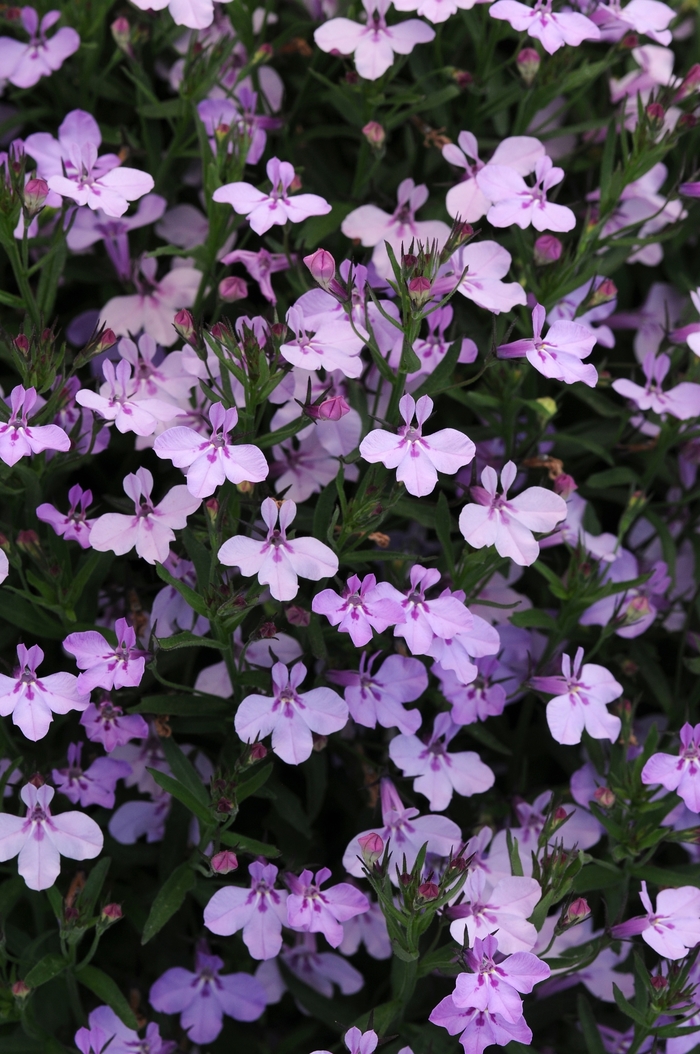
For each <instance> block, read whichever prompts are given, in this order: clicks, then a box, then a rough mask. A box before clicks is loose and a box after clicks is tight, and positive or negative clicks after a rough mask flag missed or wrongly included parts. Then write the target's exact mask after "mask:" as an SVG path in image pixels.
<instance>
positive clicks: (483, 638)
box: [428, 589, 501, 724]
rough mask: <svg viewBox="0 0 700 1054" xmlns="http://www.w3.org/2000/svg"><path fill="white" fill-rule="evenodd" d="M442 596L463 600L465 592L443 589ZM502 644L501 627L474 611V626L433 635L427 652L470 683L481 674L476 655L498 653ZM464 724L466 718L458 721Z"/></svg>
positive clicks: (443, 668)
mask: <svg viewBox="0 0 700 1054" xmlns="http://www.w3.org/2000/svg"><path fill="white" fill-rule="evenodd" d="M440 596H441V597H450V596H451V597H454V598H455V599H456V600H458V601H460V603H464V600H465V596H466V595H465V593H464V592H463V591H462V590H461V589H459V590H451V589H443V591H442V593H441V594H440ZM500 648H501V638H500V636H499V634H498V630H496V629H494V627H493V626H490V625H489V623H488V622H487V621H486V619H483V618H481V616H480V615H474V614H472V626H471V629H470V630H469V631H468V632H467V633H457V634H456V635H455V636H454V637H451V638H447V639H446V638H444V637H434V638H433V642H432V644H431V645H430V649H429V651H428V654H429V655H430V657H431V658H433V659H436V660H437V662H438V664H439V666H440V668H441V669H442V670H453V671H454V673H455V674H456V675H457V677H458V679H459V680H460V681H461V682H462V684H471V682H472V681H473V680H474V679H475V678H476V677H477V675H478V668H477V667H476V666H475V665H474V663H473V662H472V659H473V658H483V657H484V656H486V655H495V654H496V653H497V652H498V651H500ZM457 723H458V724H463V723H464V722H457Z"/></svg>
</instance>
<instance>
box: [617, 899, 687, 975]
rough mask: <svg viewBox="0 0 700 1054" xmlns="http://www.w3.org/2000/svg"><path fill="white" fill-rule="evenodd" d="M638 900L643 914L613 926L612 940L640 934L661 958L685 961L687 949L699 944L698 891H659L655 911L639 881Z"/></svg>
mask: <svg viewBox="0 0 700 1054" xmlns="http://www.w3.org/2000/svg"><path fill="white" fill-rule="evenodd" d="M639 899H640V900H641V902H642V904H643V905H644V907H645V908H646V911H647V913H646V915H640V916H637V917H636V918H633V919H628V920H627V922H621V923H620V924H619V925H618V926H613V928H612V931H611V932H612V935H613V937H632V936H634V935H635V934H638V933H639V934H641V936H642V940H643V941H645V942H646V944H648V945H649V947H650V948H653V949H654V951H655V952H658V954H659V955H662V956H663V957H664V959H674V960H675V959H684V958H685V957H686V955H687V954H688V951H689V949H690V948H694V947H695V946H696V945H697V944H698V943H699V942H700V889H697V888H696V887H695V886H679V887H678V888H677V889H662V890H661V892H660V893H659V895H658V897H657V898H656V910H654V908H653V907H652V904H651V898H650V897H649V894H648V893H647V884H646V882H642V889H641V892H640V894H639Z"/></svg>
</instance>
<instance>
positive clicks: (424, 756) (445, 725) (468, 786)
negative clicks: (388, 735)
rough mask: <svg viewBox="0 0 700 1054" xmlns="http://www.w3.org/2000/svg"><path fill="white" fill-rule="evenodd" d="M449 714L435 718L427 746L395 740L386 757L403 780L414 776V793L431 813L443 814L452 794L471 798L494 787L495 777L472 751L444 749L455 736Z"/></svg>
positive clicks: (455, 727)
mask: <svg viewBox="0 0 700 1054" xmlns="http://www.w3.org/2000/svg"><path fill="white" fill-rule="evenodd" d="M458 732H459V725H456V724H454V722H453V721H452V718H451V717H450V715H449V714H438V715H437V717H436V718H435V721H434V724H433V732H432V734H431V736H430V738H429V739H427V740H426V742H421V740H420V739H419V738H418V736H406V735H400V736H395V738H394V739H392V740H391V742H390V743H389V757H390V758H391V760H392V761H393V762H394V764H395V765H396V766H397V767H398V768H400V769H401V771H402V772H403V774H404V776H415V777H416V779H414V780H413V789H414V791H415V792H416V793H417V794H424V795H425V797H426V798H427V799H428V802H429V804H430V810H431V812H442V810H443V809H446V808H447V806H448V805H449V804H450V802H451V801H452V794H453V792H455V791H456V792H457V794H461V795H464V796H465V797H471V795H472V794H483V793H484V792H485V791H487V790H489V788H490V787H493V785H494V783H495V780H496V777H495V776H494V774H493V772H492V771H491V769H490V768H489V767H488V765H485V764H484V763H483V761H482V760H481V758H480V757H479V755H478V754H476V753H475V752H474V751H473V750H463V751H460V752H459V753H456V754H449V753H448V751H447V747H448V746H449V744H450V740H452V739H453V738H454V737H455V736H456V735H457V733H458Z"/></svg>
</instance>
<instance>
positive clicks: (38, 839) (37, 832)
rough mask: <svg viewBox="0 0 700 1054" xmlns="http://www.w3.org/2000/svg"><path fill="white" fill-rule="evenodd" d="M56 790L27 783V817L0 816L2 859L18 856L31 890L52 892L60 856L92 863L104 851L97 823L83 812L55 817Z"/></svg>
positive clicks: (25, 796) (59, 866)
mask: <svg viewBox="0 0 700 1054" xmlns="http://www.w3.org/2000/svg"><path fill="white" fill-rule="evenodd" d="M55 793H56V792H55V791H54V789H53V787H47V786H43V787H39V788H37V787H35V786H34V784H32V783H27V784H26V785H25V786H24V787H22V790H21V792H20V797H21V798H22V801H23V802H24V804H25V805H26V806H27V815H26V817H25V818H24V819H22V817H21V816H10V815H9V814H8V813H6V812H5V813H0V860H2V861H3V862H4V861H5V860H11V859H12V857H13V856H17V854H19V861H18V871H19V873H20V875H21V876H22V878H23V879H24V881H25V882H26V883H27V886H28V887H29V889H49V887H50V886H52V885H53V884H54V882H55V881H56V879H57V878H58V875H59V873H60V870H61V856H67V857H68V858H69V859H70V860H92V859H93V858H94V857H96V856H99V854H100V853H101V852H102V845H103V843H104V837H103V835H102V831H101V830H100V828H99V827H98V826H97V824H96V823H95V821H94V820H91V819H90V817H89V816H85V814H84V813H82V812H64V813H61V815H60V816H52V815H51V810H50V809H49V805H50V803H51V799H52V798H53V796H54V794H55Z"/></svg>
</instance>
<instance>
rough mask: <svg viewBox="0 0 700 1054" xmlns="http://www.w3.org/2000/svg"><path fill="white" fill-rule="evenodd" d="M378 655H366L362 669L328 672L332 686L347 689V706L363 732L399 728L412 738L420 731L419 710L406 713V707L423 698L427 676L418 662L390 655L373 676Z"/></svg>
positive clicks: (364, 655) (362, 658)
mask: <svg viewBox="0 0 700 1054" xmlns="http://www.w3.org/2000/svg"><path fill="white" fill-rule="evenodd" d="M379 654H380V653H379V652H377V653H375V654H374V655H372V656H371V658H368V656H367V653H366V652H363V654H362V655H361V656H360V668H359V670H358V671H357V672H355V671H354V670H329V671H328V673H327V679H328V680H329V681H331V683H332V684H342V685H344V686H345V702H346V703H347V704H348V709H349V711H350V716H351V717H352V719H353V721H355V722H357V724H358V725H362V726H363V727H364V728H376V727H377V725H381V726H382V728H398V729H400V730H401V732H404V733H406V734H410V733H412V732H415V731H416V729H418V728H420V723H421V716H420V711H419V710H404V704H405V703H412V702H414V700H416V699H418V698H420V696H421V695H423V693H424V692H425V690H426V689H427V687H428V674H427V671H426V669H425V666H424V665H423V663H422V662H420V660H419V659H410V658H407V657H405V656H403V655H389V656H388V658H386V659H385V660H384V662H383V663H382V665H381V666H380V667H379V669H378V670H377V671H376V672H374V664H375V663H376V661H377V659H378V658H379Z"/></svg>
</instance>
